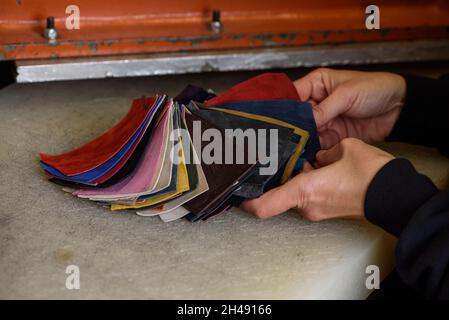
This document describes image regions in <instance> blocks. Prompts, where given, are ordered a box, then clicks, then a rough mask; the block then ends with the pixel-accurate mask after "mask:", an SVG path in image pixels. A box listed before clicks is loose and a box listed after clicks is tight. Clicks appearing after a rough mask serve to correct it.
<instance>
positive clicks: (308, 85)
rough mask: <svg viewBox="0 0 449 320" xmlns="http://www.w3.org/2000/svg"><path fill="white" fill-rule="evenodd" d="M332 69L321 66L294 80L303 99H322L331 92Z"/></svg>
mask: <svg viewBox="0 0 449 320" xmlns="http://www.w3.org/2000/svg"><path fill="white" fill-rule="evenodd" d="M332 72H333V70H331V69H324V68H319V69H316V70H314V71H312V72H310V73H308V74H307V75H305V76H304V77H302V78H300V79H298V80H296V81H294V82H293V84H294V85H295V88H296V91H297V92H298V95H299V98H300V99H301V101H307V100H314V101H322V100H323V99H324V98H326V97H327V95H328V93H329V92H331V90H328V89H330V88H329V87H327V86H329V85H330V84H331V81H329V80H330V77H331V76H330V74H331V73H332Z"/></svg>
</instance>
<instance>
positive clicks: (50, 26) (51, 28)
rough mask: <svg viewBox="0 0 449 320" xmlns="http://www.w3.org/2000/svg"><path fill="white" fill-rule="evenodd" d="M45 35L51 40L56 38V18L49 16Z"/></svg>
mask: <svg viewBox="0 0 449 320" xmlns="http://www.w3.org/2000/svg"><path fill="white" fill-rule="evenodd" d="M44 37H45V38H46V39H48V40H50V41H52V40H56V38H57V37H58V32H57V31H56V28H55V18H54V17H47V27H46V28H45V30H44Z"/></svg>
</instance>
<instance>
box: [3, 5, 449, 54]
mask: <svg viewBox="0 0 449 320" xmlns="http://www.w3.org/2000/svg"><path fill="white" fill-rule="evenodd" d="M67 4H68V3H66V2H65V1H59V0H35V1H25V0H1V1H0V60H2V59H14V60H21V59H44V58H45V59H48V58H63V57H92V56H100V55H123V54H127V55H128V54H142V53H156V52H188V51H205V50H224V49H237V48H273V47H290V46H296V47H298V46H309V45H322V44H342V43H363V42H379V41H400V40H417V39H448V38H449V29H448V26H449V2H448V1H442V0H433V1H421V0H414V1H413V0H412V1H410V0H409V1H406V0H389V1H386V0H379V1H377V2H376V5H378V6H379V7H380V9H381V30H366V29H365V21H364V19H365V8H366V6H367V5H368V4H371V3H370V2H369V1H360V0H345V1H344V0H337V1H324V0H315V1H300V0H298V1H289V0H277V1H273V0H257V1H237V0H227V1H224V0H219V1H211V0H202V1H179V0H165V1H156V0H129V1H126V2H123V1H119V0H96V1H90V0H77V1H76V4H77V5H78V6H79V8H80V13H81V28H80V29H79V30H67V29H66V28H65V27H64V25H65V18H66V16H67V14H66V13H65V9H66V5H67ZM213 9H219V10H220V11H221V17H222V23H223V30H222V31H221V32H219V33H215V32H213V31H212V30H210V28H209V23H210V19H211V12H212V10H213ZM47 16H54V17H55V20H56V28H57V30H58V34H59V36H58V39H57V41H56V42H54V43H50V42H49V41H47V40H46V39H45V38H44V37H43V30H44V29H45V19H46V17H47Z"/></svg>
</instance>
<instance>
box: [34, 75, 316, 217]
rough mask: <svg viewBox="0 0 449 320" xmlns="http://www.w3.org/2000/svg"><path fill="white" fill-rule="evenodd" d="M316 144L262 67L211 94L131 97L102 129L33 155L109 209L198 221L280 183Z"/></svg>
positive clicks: (289, 89)
mask: <svg viewBox="0 0 449 320" xmlns="http://www.w3.org/2000/svg"><path fill="white" fill-rule="evenodd" d="M248 129H250V130H254V131H253V132H255V134H253V135H250V134H248V135H245V133H248V132H249V131H248ZM259 132H264V133H265V134H263V135H262V134H260V135H259V134H258V133H259ZM272 132H274V133H276V134H273V135H272V134H271V133H272ZM217 133H218V134H217ZM235 133H239V134H242V133H243V134H244V135H243V138H242V137H240V138H241V140H240V142H242V141H243V145H244V148H240V149H238V143H237V140H238V139H239V137H238V134H235ZM212 138H214V139H212ZM250 138H252V139H256V140H252V141H251V140H250ZM245 139H246V140H245ZM212 140H214V144H213V146H214V147H211V142H212ZM216 146H220V148H218V147H217V148H215V147H216ZM254 146H256V147H254ZM226 147H229V148H226ZM251 147H254V148H251ZM250 149H251V150H256V152H252V154H250V152H249V151H248V150H250ZM319 149H320V145H319V140H318V137H317V129H316V124H315V120H314V118H313V114H312V108H311V105H310V104H309V103H306V102H301V101H300V100H299V96H298V94H297V92H296V89H295V87H294V85H293V83H292V82H291V81H290V79H289V78H288V77H287V76H286V75H285V74H282V73H266V74H262V75H259V76H257V77H254V78H251V79H249V80H247V81H244V82H242V83H240V84H237V85H236V86H234V87H232V88H231V89H230V90H228V91H227V92H225V93H223V94H221V95H219V96H216V95H215V94H214V93H213V92H212V91H211V90H210V89H209V90H204V89H202V88H199V87H196V86H192V85H189V86H187V87H186V88H185V89H184V90H183V91H182V92H181V93H180V94H179V95H178V96H176V97H175V98H170V97H168V96H165V95H156V96H154V97H142V98H140V99H135V100H134V101H133V102H132V106H131V108H130V110H129V111H128V113H127V114H126V115H125V116H124V117H123V118H122V119H121V120H120V121H119V122H118V123H117V124H116V125H115V126H114V127H113V128H111V129H110V130H109V131H107V132H105V133H103V134H102V135H100V136H99V137H97V138H96V139H94V140H92V141H90V142H88V143H86V144H84V145H82V146H81V147H79V148H77V149H74V150H72V151H69V152H67V153H64V154H60V155H48V154H40V160H41V162H40V164H41V166H42V168H43V169H44V171H45V173H46V175H47V176H48V178H49V180H50V181H52V182H54V183H57V184H59V185H62V186H64V190H65V191H68V192H71V193H72V194H73V195H74V196H77V197H79V198H84V199H89V200H91V201H95V202H96V203H98V204H99V205H102V206H107V207H109V208H110V209H111V210H114V211H115V210H133V211H135V212H136V213H137V214H139V215H141V216H156V215H157V216H159V217H160V218H161V219H162V220H163V221H166V222H168V221H173V220H176V219H180V218H183V217H185V218H187V219H188V220H190V221H198V220H205V219H207V218H209V217H211V216H214V215H216V214H219V213H222V212H225V211H227V210H228V209H229V208H231V207H232V206H238V205H239V204H240V203H241V202H242V201H243V200H245V199H250V198H255V197H258V196H260V195H261V194H262V193H264V192H266V191H267V190H269V189H271V188H274V187H276V186H278V185H280V184H282V183H284V182H286V181H287V180H288V179H289V178H290V177H292V176H293V175H295V174H298V173H299V172H300V170H301V169H302V166H303V164H304V162H305V161H307V160H313V159H314V158H315V154H316V152H317V151H318V150H319ZM229 150H230V152H229ZM262 151H263V152H262ZM267 155H270V156H267ZM271 155H274V156H271ZM206 158H207V159H206ZM211 159H212V160H211Z"/></svg>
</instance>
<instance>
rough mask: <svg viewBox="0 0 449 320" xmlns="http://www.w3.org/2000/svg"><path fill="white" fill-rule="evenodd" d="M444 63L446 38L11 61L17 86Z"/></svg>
mask: <svg viewBox="0 0 449 320" xmlns="http://www.w3.org/2000/svg"><path fill="white" fill-rule="evenodd" d="M446 59H449V40H447V41H414V42H387V43H376V44H368V45H367V44H363V45H361V44H352V45H337V46H309V47H302V48H280V49H253V50H233V51H226V52H221V51H215V52H209V53H194V54H191V53H189V54H186V53H182V54H179V53H168V54H152V55H143V56H126V57H97V58H89V59H87V58H84V59H80V58H78V59H60V60H58V61H54V60H33V61H27V60H24V61H18V62H17V72H18V76H17V82H44V81H56V80H76V79H96V78H108V77H136V76H150V75H162V74H175V73H177V74H179V73H190V72H208V71H233V70H256V69H259V70H261V69H270V68H291V67H301V66H303V67H312V66H329V65H344V64H370V63H389V62H398V61H407V62H414V61H424V60H425V61H430V60H446Z"/></svg>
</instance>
